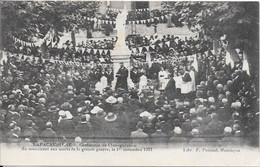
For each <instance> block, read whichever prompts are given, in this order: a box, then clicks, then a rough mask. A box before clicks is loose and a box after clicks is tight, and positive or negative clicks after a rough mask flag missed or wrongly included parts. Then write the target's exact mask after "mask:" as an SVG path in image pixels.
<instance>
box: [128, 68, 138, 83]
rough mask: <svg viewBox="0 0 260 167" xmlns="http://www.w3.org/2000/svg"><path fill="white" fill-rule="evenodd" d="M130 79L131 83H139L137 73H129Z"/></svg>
mask: <svg viewBox="0 0 260 167" xmlns="http://www.w3.org/2000/svg"><path fill="white" fill-rule="evenodd" d="M130 78H131V79H132V81H133V83H139V81H140V74H139V72H134V71H131V72H130Z"/></svg>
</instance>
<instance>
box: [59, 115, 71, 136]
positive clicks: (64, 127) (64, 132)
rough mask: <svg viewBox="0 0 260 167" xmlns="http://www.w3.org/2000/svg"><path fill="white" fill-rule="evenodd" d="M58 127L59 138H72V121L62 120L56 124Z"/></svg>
mask: <svg viewBox="0 0 260 167" xmlns="http://www.w3.org/2000/svg"><path fill="white" fill-rule="evenodd" d="M58 126H59V132H60V135H61V136H64V137H66V138H71V137H73V132H74V123H73V121H72V120H67V119H62V120H61V121H60V123H58Z"/></svg>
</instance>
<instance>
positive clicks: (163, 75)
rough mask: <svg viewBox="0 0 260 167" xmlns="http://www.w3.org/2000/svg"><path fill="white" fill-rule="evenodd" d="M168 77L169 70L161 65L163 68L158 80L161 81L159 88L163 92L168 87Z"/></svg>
mask: <svg viewBox="0 0 260 167" xmlns="http://www.w3.org/2000/svg"><path fill="white" fill-rule="evenodd" d="M166 77H167V72H166V71H165V70H164V68H163V67H161V70H160V71H159V73H158V81H159V88H158V90H159V91H161V93H162V92H163V91H164V89H165V87H166V84H165V83H166V80H165V78H166Z"/></svg>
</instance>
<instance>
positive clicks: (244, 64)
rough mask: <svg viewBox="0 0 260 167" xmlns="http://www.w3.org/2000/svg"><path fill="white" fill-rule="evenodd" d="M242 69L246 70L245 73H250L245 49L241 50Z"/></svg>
mask: <svg viewBox="0 0 260 167" xmlns="http://www.w3.org/2000/svg"><path fill="white" fill-rule="evenodd" d="M242 70H243V71H246V73H247V74H248V75H250V70H249V64H248V57H247V53H246V52H245V51H243V66H242Z"/></svg>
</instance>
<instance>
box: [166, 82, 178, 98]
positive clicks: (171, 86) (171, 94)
mask: <svg viewBox="0 0 260 167" xmlns="http://www.w3.org/2000/svg"><path fill="white" fill-rule="evenodd" d="M164 92H165V96H166V97H167V100H174V99H175V96H176V86H175V80H174V79H173V78H171V79H170V80H169V82H168V84H167V85H166V87H165V90H164Z"/></svg>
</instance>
